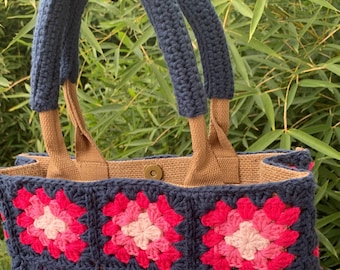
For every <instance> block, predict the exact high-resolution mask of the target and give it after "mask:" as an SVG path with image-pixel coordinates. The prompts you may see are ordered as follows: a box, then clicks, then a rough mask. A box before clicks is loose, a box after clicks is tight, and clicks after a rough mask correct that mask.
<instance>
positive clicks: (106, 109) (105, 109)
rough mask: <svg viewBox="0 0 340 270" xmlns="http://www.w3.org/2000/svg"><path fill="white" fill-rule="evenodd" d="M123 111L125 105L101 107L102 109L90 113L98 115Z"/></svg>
mask: <svg viewBox="0 0 340 270" xmlns="http://www.w3.org/2000/svg"><path fill="white" fill-rule="evenodd" d="M123 109H124V105H121V104H108V105H104V106H101V107H100V108H97V109H93V110H91V111H89V112H90V113H93V114H97V113H106V112H113V111H122V110H123Z"/></svg>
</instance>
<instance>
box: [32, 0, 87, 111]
mask: <svg viewBox="0 0 340 270" xmlns="http://www.w3.org/2000/svg"><path fill="white" fill-rule="evenodd" d="M85 3H86V0H42V1H40V5H39V11H38V15H37V24H36V26H35V30H34V36H33V45H32V68H31V100H30V104H31V108H32V109H33V110H35V111H38V112H41V111H48V110H54V109H57V108H58V96H59V85H60V82H62V81H63V80H65V79H66V78H68V79H70V80H71V81H72V82H76V79H77V76H78V71H77V70H78V40H79V38H78V37H79V26H80V16H81V14H82V11H83V8H84V5H85ZM66 29H67V31H66ZM61 56H63V60H61ZM61 63H62V64H63V66H62V67H61Z"/></svg>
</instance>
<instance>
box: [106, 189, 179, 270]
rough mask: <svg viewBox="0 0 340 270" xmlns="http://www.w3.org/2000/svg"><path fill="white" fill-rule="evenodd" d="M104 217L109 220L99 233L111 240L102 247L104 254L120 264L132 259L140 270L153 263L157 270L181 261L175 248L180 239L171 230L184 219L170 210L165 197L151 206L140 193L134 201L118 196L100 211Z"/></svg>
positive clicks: (166, 268)
mask: <svg viewBox="0 0 340 270" xmlns="http://www.w3.org/2000/svg"><path fill="white" fill-rule="evenodd" d="M103 214H104V215H105V216H108V217H110V218H111V219H110V220H109V221H108V222H107V223H106V224H105V225H104V226H103V229H102V233H103V234H104V235H105V236H108V237H109V238H110V239H109V240H108V241H107V242H106V243H105V245H104V253H105V254H107V255H114V256H115V257H116V258H117V259H118V260H119V261H121V262H122V263H128V262H129V261H130V259H131V258H135V259H136V261H137V263H138V264H139V266H141V267H143V269H146V268H148V267H149V264H150V262H155V264H156V265H157V267H158V269H160V270H168V269H170V268H171V265H172V264H173V262H175V261H177V260H178V259H179V258H181V257H182V254H181V253H180V252H179V251H178V250H177V249H176V248H175V246H174V243H177V242H179V241H180V240H182V236H181V235H179V234H178V233H177V232H176V231H175V229H174V227H175V226H177V225H178V224H179V223H180V222H181V221H182V220H183V217H182V216H181V215H179V214H178V213H176V212H175V211H174V210H173V209H172V208H171V206H170V205H169V203H168V201H167V199H166V197H165V196H164V195H159V196H158V200H157V201H156V202H153V203H151V202H150V201H149V199H148V198H147V196H146V195H145V194H144V193H143V192H142V191H140V192H138V193H137V195H136V199H135V200H129V199H128V198H127V197H126V196H125V195H124V194H123V193H118V194H117V195H116V196H115V198H114V200H113V201H111V202H109V203H108V204H106V205H105V206H104V207H103Z"/></svg>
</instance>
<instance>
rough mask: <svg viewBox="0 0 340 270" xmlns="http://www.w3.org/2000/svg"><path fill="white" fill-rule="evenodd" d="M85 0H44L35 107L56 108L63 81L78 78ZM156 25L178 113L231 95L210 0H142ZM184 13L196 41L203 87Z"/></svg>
mask: <svg viewBox="0 0 340 270" xmlns="http://www.w3.org/2000/svg"><path fill="white" fill-rule="evenodd" d="M86 2H87V1H86V0H76V1H74V0H58V1H57V0H42V1H41V3H40V9H39V12H38V18H37V21H38V23H37V25H36V29H35V32H34V40H33V52H32V70H31V88H32V90H31V107H32V109H34V110H36V111H39V112H41V111H48V110H54V109H56V108H57V107H58V93H59V85H60V84H62V83H64V81H65V80H67V79H68V80H70V81H71V82H76V80H77V75H78V40H79V27H80V21H81V14H82V11H83V9H84V6H85V4H86ZM142 3H143V5H144V7H145V9H146V11H147V13H148V16H149V18H150V21H151V23H152V24H153V26H154V28H155V30H156V33H157V36H158V39H159V43H160V47H161V49H162V51H163V53H164V56H165V59H166V62H167V64H168V67H169V72H170V75H171V78H172V82H173V85H174V89H175V94H176V97H177V102H178V107H179V113H180V114H181V115H182V116H186V117H195V116H198V115H202V114H204V113H205V112H206V109H207V105H206V96H208V97H209V98H221V99H225V98H227V99H231V98H232V96H233V93H234V89H233V76H232V69H231V64H230V60H229V54H228V48H227V44H226V39H225V36H224V32H223V28H222V26H221V24H220V21H219V19H218V17H217V15H216V13H215V10H214V8H213V7H212V5H211V3H210V1H209V0H204V1H202V0H181V1H175V0H173V1H164V0H156V1H149V0H142ZM182 12H183V14H184V15H185V16H186V18H187V20H188V22H189V23H190V24H191V26H192V28H193V30H194V32H195V35H196V37H197V40H198V45H199V49H200V52H201V59H202V64H203V70H204V79H205V80H204V83H205V91H204V89H203V86H202V83H201V80H200V76H199V73H198V69H197V64H196V58H195V54H194V52H193V48H192V45H191V41H190V38H189V35H188V32H187V29H186V27H185V23H184V19H183V16H182Z"/></svg>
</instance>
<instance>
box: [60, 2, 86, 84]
mask: <svg viewBox="0 0 340 270" xmlns="http://www.w3.org/2000/svg"><path fill="white" fill-rule="evenodd" d="M86 3H87V0H73V1H71V6H70V9H69V10H68V13H69V14H68V23H67V25H66V27H65V30H64V36H63V44H62V46H63V47H62V54H61V63H60V84H63V83H64V82H65V80H67V79H69V80H70V81H71V82H74V83H75V82H76V81H77V78H78V66H79V61H78V52H79V29H80V23H81V16H82V13H83V10H84V8H85V5H86Z"/></svg>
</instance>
